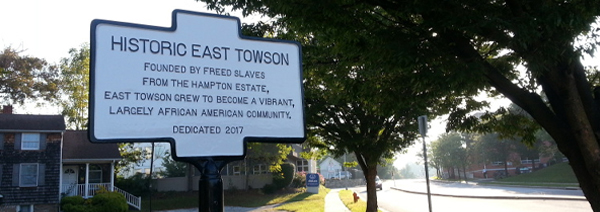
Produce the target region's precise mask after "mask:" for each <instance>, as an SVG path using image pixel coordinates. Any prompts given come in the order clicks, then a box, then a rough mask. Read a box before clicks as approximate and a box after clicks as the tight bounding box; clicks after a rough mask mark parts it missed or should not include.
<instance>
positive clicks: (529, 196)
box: [390, 187, 588, 201]
mask: <svg viewBox="0 0 600 212" xmlns="http://www.w3.org/2000/svg"><path fill="white" fill-rule="evenodd" d="M390 188H391V189H394V190H398V191H403V192H407V193H413V194H423V195H427V193H426V192H420V191H411V190H405V189H400V188H396V187H390ZM431 195H432V196H442V197H457V198H475V199H522V200H568V201H588V200H587V199H586V198H585V197H570V196H533V195H522V196H475V195H455V194H439V193H431Z"/></svg>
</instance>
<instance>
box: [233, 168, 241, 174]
mask: <svg viewBox="0 0 600 212" xmlns="http://www.w3.org/2000/svg"><path fill="white" fill-rule="evenodd" d="M233 175H242V167H240V166H233Z"/></svg>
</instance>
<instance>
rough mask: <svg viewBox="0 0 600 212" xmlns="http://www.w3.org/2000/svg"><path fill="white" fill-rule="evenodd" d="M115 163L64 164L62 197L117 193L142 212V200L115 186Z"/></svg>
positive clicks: (84, 196)
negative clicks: (103, 192) (106, 192)
mask: <svg viewBox="0 0 600 212" xmlns="http://www.w3.org/2000/svg"><path fill="white" fill-rule="evenodd" d="M114 173H115V172H114V162H111V163H106V162H105V163H98V162H96V163H93V162H92V163H85V164H73V163H71V164H64V165H63V166H62V176H61V177H62V183H61V189H60V191H61V195H63V196H82V197H83V198H86V199H87V198H91V197H93V196H94V195H96V194H97V193H98V192H100V191H110V192H112V191H116V192H119V193H121V194H123V196H125V199H126V200H127V204H129V205H130V206H132V207H134V208H136V209H138V210H140V209H141V204H142V200H141V199H142V198H141V197H136V196H134V195H132V194H130V193H128V192H126V191H124V190H122V189H119V188H118V187H116V186H114V184H115V183H114V182H115V174H114Z"/></svg>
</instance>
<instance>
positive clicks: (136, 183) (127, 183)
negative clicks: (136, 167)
mask: <svg viewBox="0 0 600 212" xmlns="http://www.w3.org/2000/svg"><path fill="white" fill-rule="evenodd" d="M148 178H149V176H148V175H146V174H142V173H136V174H135V175H133V176H131V177H129V178H123V177H121V176H118V177H117V180H116V182H115V185H116V186H117V187H119V188H120V189H123V190H125V191H127V192H129V193H131V194H133V195H135V196H142V195H146V194H148V193H150V187H149V183H150V182H149V180H148Z"/></svg>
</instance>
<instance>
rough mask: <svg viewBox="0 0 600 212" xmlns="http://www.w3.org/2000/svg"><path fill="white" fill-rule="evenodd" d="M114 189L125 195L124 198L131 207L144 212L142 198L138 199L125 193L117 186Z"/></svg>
mask: <svg viewBox="0 0 600 212" xmlns="http://www.w3.org/2000/svg"><path fill="white" fill-rule="evenodd" d="M114 189H115V191H116V192H119V193H121V194H123V196H125V199H126V200H127V204H129V205H131V206H132V207H134V208H137V209H138V210H142V197H136V196H134V195H133V194H130V193H128V192H126V191H123V190H122V189H120V188H117V187H116V186H115V187H114Z"/></svg>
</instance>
